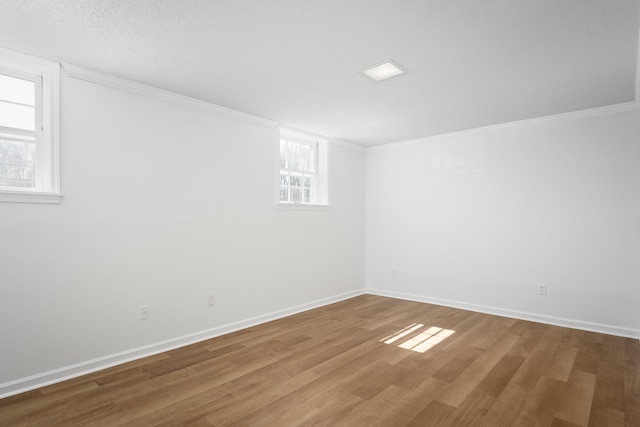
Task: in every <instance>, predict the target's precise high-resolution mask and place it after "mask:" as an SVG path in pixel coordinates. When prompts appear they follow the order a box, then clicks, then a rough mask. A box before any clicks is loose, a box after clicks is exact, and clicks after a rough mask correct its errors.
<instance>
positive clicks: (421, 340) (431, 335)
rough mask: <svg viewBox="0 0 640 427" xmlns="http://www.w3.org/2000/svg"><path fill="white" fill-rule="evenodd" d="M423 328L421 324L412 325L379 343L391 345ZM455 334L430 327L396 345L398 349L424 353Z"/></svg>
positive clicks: (451, 331)
mask: <svg viewBox="0 0 640 427" xmlns="http://www.w3.org/2000/svg"><path fill="white" fill-rule="evenodd" d="M423 327H424V325H423V324H422V323H412V324H411V325H409V326H407V327H405V328H402V329H400V330H399V331H398V332H396V333H395V334H393V335H389V336H388V337H386V338H383V339H381V340H380V342H383V343H385V344H393V343H394V342H396V341H398V340H400V339H401V338H405V337H407V336H408V335H410V334H412V333H415V332H418V331H419V330H420V329H422V328H423ZM455 333H456V331H454V330H452V329H444V328H439V327H437V326H431V327H429V328H427V329H426V330H423V331H422V332H420V333H418V334H417V335H414V336H413V337H411V338H409V339H407V340H406V341H403V342H401V343H400V344H398V347H400V348H404V349H407V350H413V351H417V352H418V353H424V352H426V351H427V350H429V349H431V348H433V347H434V346H436V345H438V344H440V343H441V342H442V341H444V340H445V339H447V338H449V337H450V336H451V335H453V334H455Z"/></svg>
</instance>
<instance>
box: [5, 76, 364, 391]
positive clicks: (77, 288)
mask: <svg viewBox="0 0 640 427" xmlns="http://www.w3.org/2000/svg"><path fill="white" fill-rule="evenodd" d="M61 84H62V88H61V100H62V103H61V117H62V123H61V146H62V157H61V164H62V176H61V179H62V191H63V193H64V198H63V202H62V204H60V205H42V204H24V203H3V204H1V205H0V236H1V241H2V244H1V245H0V263H1V268H0V271H1V276H0V277H1V278H0V280H1V282H2V285H1V286H0V294H1V296H0V325H2V329H1V332H0V336H1V342H2V350H0V352H1V354H0V357H1V363H0V395H2V394H3V393H2V392H5V393H11V392H15V391H16V390H20V389H23V388H24V387H30V386H34V385H38V384H40V383H42V382H43V381H55V380H59V379H60V378H61V377H64V376H66V375H73V374H75V373H77V372H81V371H82V370H83V369H84V368H83V367H85V366H86V367H90V368H92V369H93V368H97V367H100V366H101V363H103V364H104V363H116V362H118V361H119V360H123V359H126V358H128V357H131V356H132V355H134V356H135V355H136V354H138V355H139V354H141V353H140V351H137V350H135V349H140V348H143V349H144V348H146V349H150V348H151V349H152V348H157V349H162V348H163V344H162V343H165V344H167V345H173V344H176V343H179V342H178V341H175V340H176V338H177V337H185V336H187V337H193V336H199V337H201V338H202V337H203V336H206V335H207V334H206V333H204V334H201V335H197V334H198V333H200V332H201V331H211V330H216V328H219V327H221V326H224V325H246V322H247V321H249V322H251V321H254V322H256V321H259V320H260V319H264V318H268V317H269V316H271V315H272V314H273V313H276V314H277V313H285V312H287V310H295V309H296V308H300V307H306V306H307V305H313V304H315V303H317V302H320V303H321V302H323V301H331V300H333V299H335V298H339V297H340V296H344V295H350V294H353V293H358V292H362V291H363V289H364V273H365V266H364V259H365V257H364V253H365V251H364V233H365V226H364V208H365V191H364V185H365V151H364V149H360V150H358V149H357V147H349V146H348V145H346V144H338V145H334V146H332V147H331V152H330V156H331V159H330V160H331V166H330V167H331V171H330V173H331V176H330V183H331V188H330V199H331V202H332V204H333V206H332V208H331V209H329V210H325V211H292V210H278V209H276V194H277V189H276V185H277V173H278V172H277V165H278V160H277V158H278V157H277V156H278V154H277V153H278V135H279V130H278V129H277V128H268V127H264V126H257V125H254V124H250V123H246V122H243V121H241V120H235V119H233V118H228V117H222V116H220V115H216V114H212V113H210V112H206V111H201V110H198V109H194V108H188V107H185V106H183V105H176V104H174V103H170V102H166V101H163V100H159V99H156V98H154V97H149V96H144V95H138V94H134V93H130V92H127V91H123V90H118V89H115V88H112V87H107V86H106V85H100V84H95V83H92V82H88V81H83V80H80V79H76V78H72V77H70V76H69V75H68V74H67V73H65V72H64V71H63V72H62V82H61ZM211 292H213V293H215V305H214V306H213V307H209V306H208V305H207V295H208V294H209V293H211ZM143 304H147V305H148V306H149V313H150V318H149V319H148V320H145V321H141V320H139V318H138V307H139V306H140V305H143ZM272 317H273V316H272ZM247 319H249V320H247ZM242 322H245V323H242ZM227 329H228V328H227ZM218 330H220V329H218ZM194 334H196V335H194ZM181 342H182V341H181ZM154 346H155V347H154ZM136 351H137V352H136ZM88 361H91V363H88ZM3 386H4V388H3Z"/></svg>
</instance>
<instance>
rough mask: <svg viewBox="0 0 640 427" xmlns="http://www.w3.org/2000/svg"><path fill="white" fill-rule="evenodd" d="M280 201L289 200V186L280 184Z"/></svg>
mask: <svg viewBox="0 0 640 427" xmlns="http://www.w3.org/2000/svg"><path fill="white" fill-rule="evenodd" d="M280 201H281V202H287V201H289V188H288V187H284V186H280Z"/></svg>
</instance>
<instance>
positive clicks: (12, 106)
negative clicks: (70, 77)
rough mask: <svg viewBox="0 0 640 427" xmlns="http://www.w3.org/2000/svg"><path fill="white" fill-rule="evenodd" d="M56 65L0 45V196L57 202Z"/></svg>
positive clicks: (26, 200) (9, 199) (24, 200)
mask: <svg viewBox="0 0 640 427" xmlns="http://www.w3.org/2000/svg"><path fill="white" fill-rule="evenodd" d="M58 79H59V65H58V64H56V63H51V62H49V61H45V60H40V59H38V58H33V57H30V56H27V55H22V54H18V53H16V52H12V51H7V50H4V49H0V201H8V202H40V203H60V197H61V194H60V193H59V191H60V188H59V187H60V186H59V168H58V163H59V162H58V159H59V154H58V136H57V129H58V125H57V116H58V108H57V100H58Z"/></svg>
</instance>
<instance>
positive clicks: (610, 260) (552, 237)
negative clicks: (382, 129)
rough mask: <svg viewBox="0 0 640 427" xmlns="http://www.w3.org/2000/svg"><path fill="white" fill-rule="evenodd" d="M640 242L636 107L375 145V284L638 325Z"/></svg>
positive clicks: (448, 301) (441, 300) (601, 323)
mask: <svg viewBox="0 0 640 427" xmlns="http://www.w3.org/2000/svg"><path fill="white" fill-rule="evenodd" d="M639 245H640V112H639V111H638V109H637V106H635V107H634V106H631V107H630V108H617V109H616V108H613V109H605V110H603V111H600V112H596V113H589V114H586V113H585V114H578V115H569V116H562V117H556V118H547V119H538V120H533V121H527V122H522V123H514V124H511V125H505V126H497V127H492V128H485V129H476V130H472V131H468V132H462V133H457V134H451V135H443V136H441V137H433V138H428V139H422V140H415V141H410V142H407V143H399V144H391V145H387V146H380V147H376V148H373V149H368V153H367V286H368V290H369V291H370V292H372V293H378V294H381V295H391V296H398V297H403V298H409V299H416V300H421V301H430V302H435V303H438V304H443V305H452V306H458V307H463V308H470V309H474V310H480V311H487V312H494V313H499V314H506V315H510V316H514V317H522V318H529V319H534V320H541V321H545V322H550V323H558V324H565V325H569V326H577V327H580V328H584V329H590V330H600V331H605V332H609V333H617V334H621V335H628V336H640V310H639V309H638V307H639V306H640V305H639V304H640V285H639V284H640V249H639ZM394 270H395V275H394ZM539 284H546V286H547V295H546V296H541V295H538V285H539Z"/></svg>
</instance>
